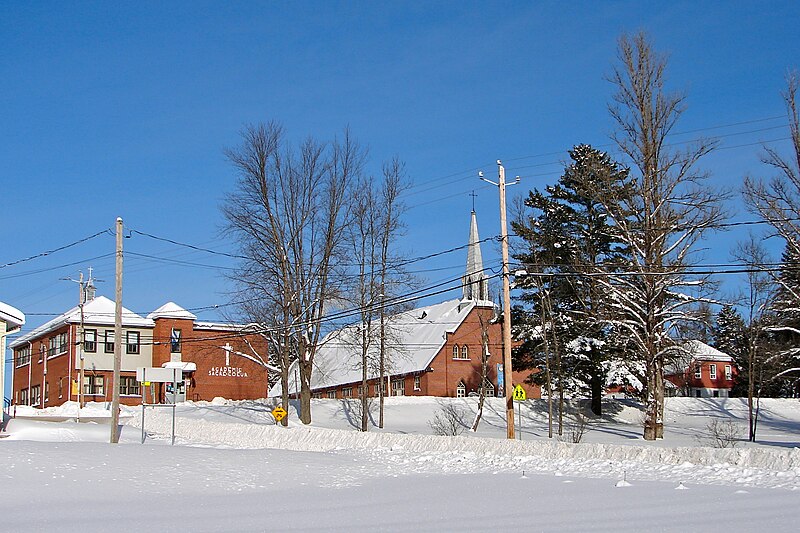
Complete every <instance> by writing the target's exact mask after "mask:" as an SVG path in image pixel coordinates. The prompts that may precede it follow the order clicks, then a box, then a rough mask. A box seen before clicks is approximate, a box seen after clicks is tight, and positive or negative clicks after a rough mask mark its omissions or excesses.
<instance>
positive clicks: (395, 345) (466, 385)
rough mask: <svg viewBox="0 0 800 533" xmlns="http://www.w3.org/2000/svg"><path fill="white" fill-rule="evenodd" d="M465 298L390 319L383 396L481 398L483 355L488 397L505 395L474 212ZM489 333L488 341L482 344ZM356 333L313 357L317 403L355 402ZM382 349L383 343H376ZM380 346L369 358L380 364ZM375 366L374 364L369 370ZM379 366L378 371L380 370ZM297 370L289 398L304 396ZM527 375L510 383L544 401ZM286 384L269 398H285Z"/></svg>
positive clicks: (372, 385) (498, 335)
mask: <svg viewBox="0 0 800 533" xmlns="http://www.w3.org/2000/svg"><path fill="white" fill-rule="evenodd" d="M461 285H462V286H461V293H462V294H461V298H458V299H454V300H447V301H444V302H441V303H437V304H433V305H428V306H424V307H419V308H416V309H412V310H410V311H406V312H403V313H400V314H398V315H395V316H392V317H390V318H388V319H387V328H388V330H389V332H390V333H389V334H388V335H387V337H389V338H390V340H389V341H388V345H389V348H387V350H386V359H387V366H388V370H387V374H386V375H384V376H383V382H384V383H385V384H386V385H385V387H384V390H387V395H391V396H449V397H465V396H470V395H475V394H476V393H477V392H478V390H479V389H480V386H481V376H482V374H483V370H482V366H483V357H482V353H483V351H484V350H487V351H488V354H489V356H488V361H487V363H486V384H485V390H486V392H487V395H491V396H502V395H503V384H504V379H505V378H504V376H503V365H502V363H503V335H502V324H501V323H500V322H499V321H498V320H496V315H497V309H496V308H495V305H494V304H493V302H492V301H491V300H490V299H489V285H488V280H487V279H486V276H485V274H484V272H483V260H482V256H481V248H480V239H479V237H478V223H477V219H476V216H475V212H474V211H473V212H472V215H471V222H470V232H469V245H468V247H467V262H466V271H465V274H464V276H463V277H462V283H461ZM484 329H485V330H486V333H487V335H488V343H486V344H485V345H484V342H483V341H482V338H483V336H482V331H483V330H484ZM355 335H356V330H355V326H348V327H346V328H343V329H341V330H338V331H335V332H332V333H330V334H328V335H327V336H326V338H325V339H324V340H323V342H322V343H321V346H320V348H319V349H318V351H317V353H316V355H315V359H314V370H313V373H312V378H311V387H312V395H313V397H314V398H329V399H346V398H357V397H358V396H359V390H360V387H361V384H362V381H361V366H360V365H361V354H360V348H357V347H356V346H355V345H354V342H352V341H350V340H349V339H352V338H354V337H355ZM376 344H377V343H376ZM376 352H377V346H376V347H375V348H374V349H372V350H371V354H370V356H371V358H372V359H373V360H374V359H377V353H376ZM368 366H376V365H368ZM376 367H377V366H376ZM294 372H295V369H294V368H291V369H290V374H289V392H290V394H292V395H294V394H297V392H298V385H297V383H298V381H297V379H296V378H295V377H294ZM368 374H369V375H370V378H369V380H368V391H367V393H368V395H369V396H378V390H379V389H378V387H379V383H380V381H381V380H380V379H379V378H380V376H378V375H377V371H376V370H375V369H370V370H368ZM525 377H527V373H519V375H517V373H516V372H515V373H514V375H513V376H512V377H511V379H512V382H513V383H514V384H515V385H516V384H521V385H522V386H523V387H524V388H526V389H527V393H528V397H530V398H539V397H541V392H540V390H539V389H538V387H535V386H532V385H528V384H525V383H523V382H524V379H525ZM280 393H281V390H280V384H278V385H276V386H275V387H274V388H273V389H272V391H271V393H270V395H271V396H279V395H280Z"/></svg>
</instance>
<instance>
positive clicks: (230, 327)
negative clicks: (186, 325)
mask: <svg viewBox="0 0 800 533" xmlns="http://www.w3.org/2000/svg"><path fill="white" fill-rule="evenodd" d="M246 327H247V326H246V325H245V324H232V323H229V322H206V321H203V322H195V323H194V329H207V330H212V331H220V330H222V331H241V330H243V329H245V328H246Z"/></svg>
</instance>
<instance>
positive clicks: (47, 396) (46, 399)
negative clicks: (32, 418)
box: [44, 381, 50, 403]
mask: <svg viewBox="0 0 800 533" xmlns="http://www.w3.org/2000/svg"><path fill="white" fill-rule="evenodd" d="M49 401H50V382H49V381H45V382H44V402H45V403H47V402H49Z"/></svg>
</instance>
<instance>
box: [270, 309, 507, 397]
mask: <svg viewBox="0 0 800 533" xmlns="http://www.w3.org/2000/svg"><path fill="white" fill-rule="evenodd" d="M476 305H491V302H475V301H467V300H448V301H446V302H442V303H438V304H435V305H428V306H425V307H418V308H416V309H412V310H411V311H406V312H404V313H400V314H398V315H394V316H392V317H389V318H388V320H387V341H386V343H387V349H386V359H387V361H388V363H387V365H388V367H387V373H388V374H389V375H393V376H394V375H402V374H409V373H413V372H424V371H425V370H426V369H427V368H428V365H430V363H431V361H433V358H434V357H435V356H436V354H437V353H439V350H441V348H442V346H444V344H445V342H446V340H447V334H448V333H453V332H454V331H455V330H456V329H457V328H458V326H460V325H461V323H462V322H463V321H464V319H465V318H466V317H467V315H468V314H469V312H470V311H471V310H472V309H473V308H474V307H475V306H476ZM357 335H359V333H358V327H357V326H348V327H346V328H343V329H341V330H338V331H335V332H332V333H330V334H329V335H327V336H326V337H325V339H324V340H323V341H322V343H321V346H320V347H319V349H318V351H317V353H316V355H315V356H314V369H313V371H312V375H311V388H312V389H321V388H326V387H333V386H336V385H341V384H344V383H354V382H357V381H360V380H361V352H360V346H359V343H358V342H356V336H357ZM378 350H379V341H378V340H377V339H376V340H375V341H374V342H373V346H372V347H371V349H370V358H372V359H373V360H374V361H375V362H376V363H377V359H378V357H379V351H378ZM368 366H369V367H370V370H369V371H368V376H369V378H375V377H377V365H376V364H368ZM373 367H374V368H373ZM293 372H294V369H292V370H291V371H290V375H293ZM294 392H296V391H295V384H294V382H293V380H291V379H290V380H289V393H290V394H293V393H294ZM279 394H280V383H279V384H277V385H276V386H275V387H274V388H273V390H272V392H271V395H275V396H277V395H279Z"/></svg>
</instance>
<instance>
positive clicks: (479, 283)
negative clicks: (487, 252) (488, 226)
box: [461, 210, 489, 301]
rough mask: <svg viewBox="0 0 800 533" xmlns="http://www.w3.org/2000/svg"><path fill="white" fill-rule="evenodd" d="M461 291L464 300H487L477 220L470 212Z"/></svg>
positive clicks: (473, 213)
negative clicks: (464, 270) (465, 262)
mask: <svg viewBox="0 0 800 533" xmlns="http://www.w3.org/2000/svg"><path fill="white" fill-rule="evenodd" d="M461 289H462V292H463V295H464V296H463V299H464V300H483V301H487V300H489V283H488V282H487V280H486V276H485V275H484V273H483V257H482V256H481V244H480V237H478V219H477V217H476V216H475V211H474V210H473V211H472V214H471V220H470V226H469V246H468V247H467V270H466V272H465V273H464V277H463V278H461Z"/></svg>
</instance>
